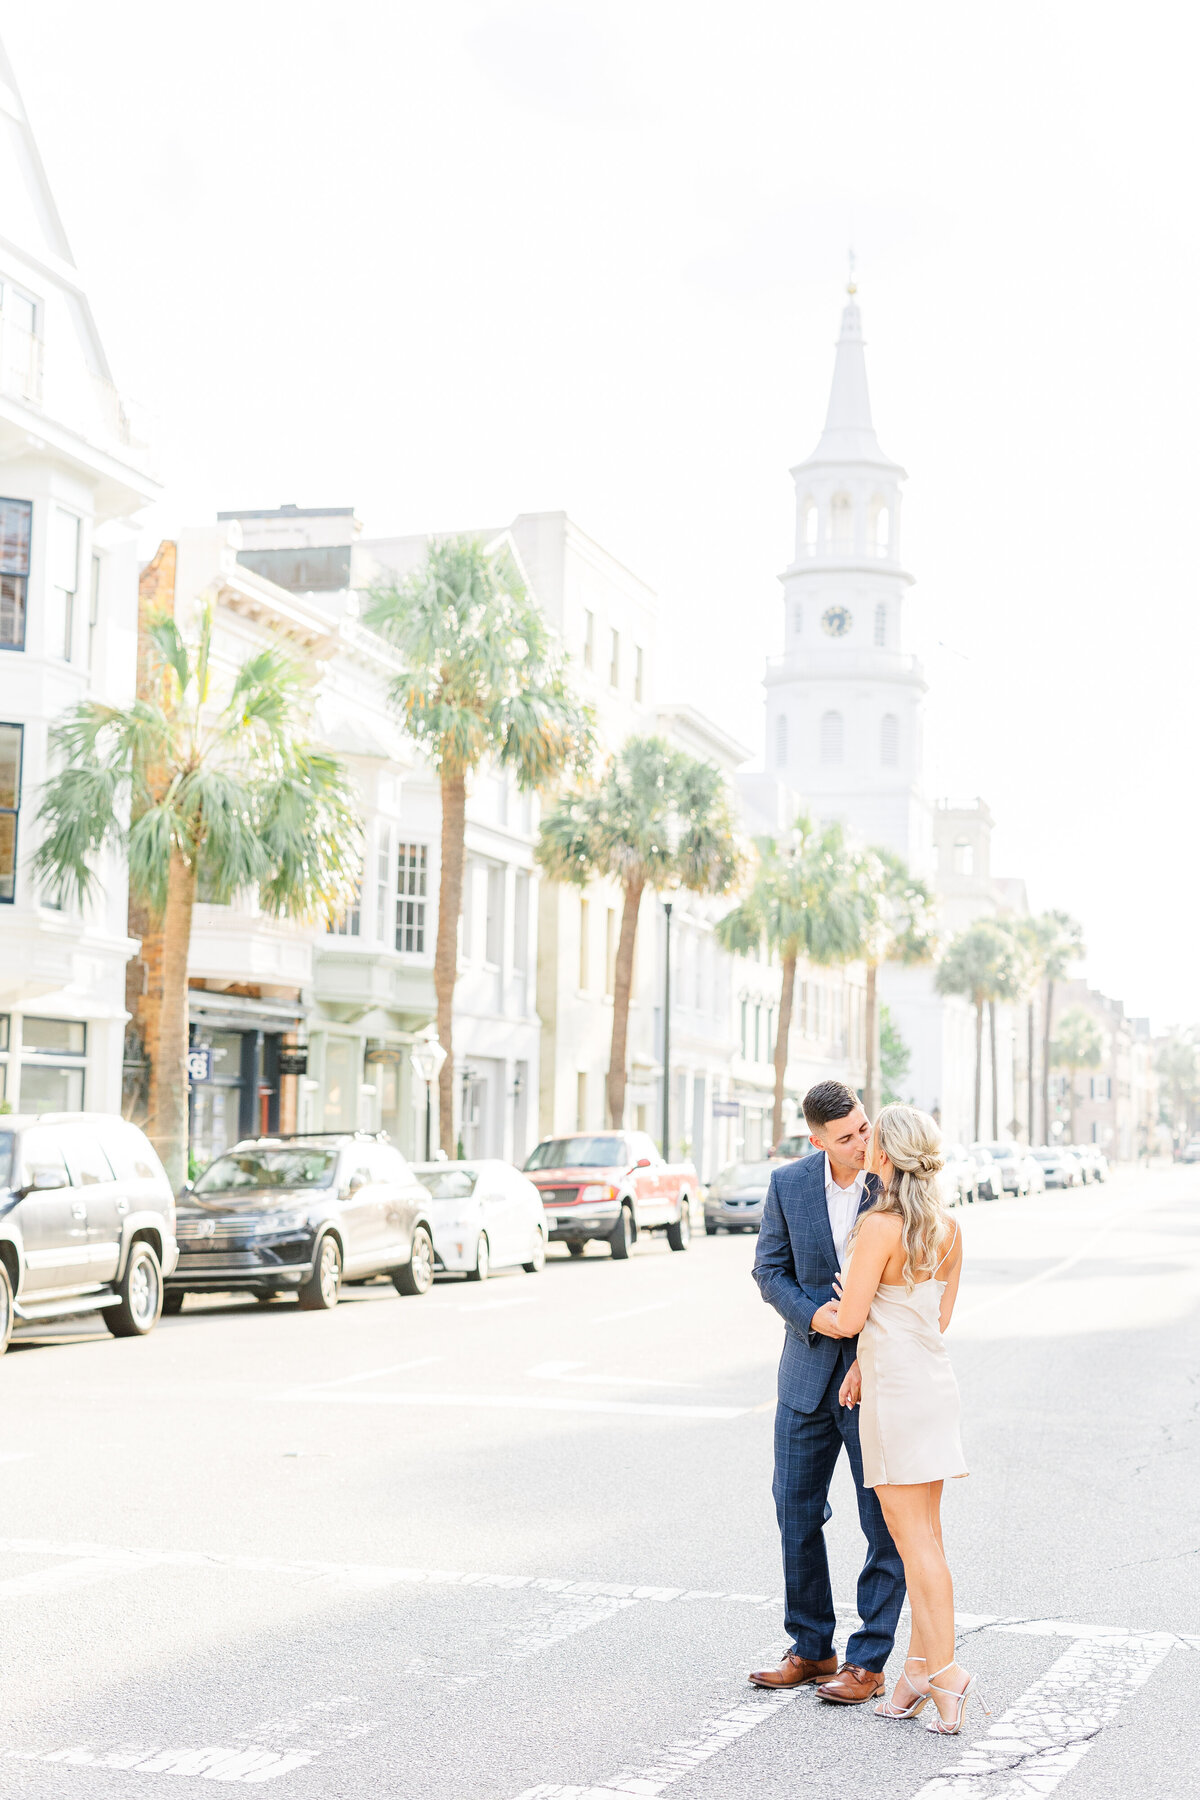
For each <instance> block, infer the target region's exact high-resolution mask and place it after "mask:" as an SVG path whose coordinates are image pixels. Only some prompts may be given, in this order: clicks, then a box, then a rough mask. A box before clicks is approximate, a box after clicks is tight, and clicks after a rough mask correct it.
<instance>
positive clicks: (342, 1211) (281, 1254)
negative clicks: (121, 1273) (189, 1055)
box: [164, 1132, 433, 1313]
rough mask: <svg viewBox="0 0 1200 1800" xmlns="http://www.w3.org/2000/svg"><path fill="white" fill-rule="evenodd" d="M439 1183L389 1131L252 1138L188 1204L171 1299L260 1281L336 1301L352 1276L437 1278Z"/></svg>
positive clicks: (415, 1289)
mask: <svg viewBox="0 0 1200 1800" xmlns="http://www.w3.org/2000/svg"><path fill="white" fill-rule="evenodd" d="M431 1211H432V1209H431V1207H430V1201H429V1195H428V1192H427V1191H426V1189H425V1188H424V1187H422V1186H421V1184H420V1182H419V1181H418V1180H417V1178H416V1176H415V1175H414V1174H413V1171H412V1169H411V1168H410V1167H409V1165H408V1163H407V1162H406V1161H405V1160H404V1158H403V1156H401V1154H400V1152H399V1150H397V1149H396V1148H395V1146H394V1145H393V1144H389V1143H388V1141H387V1138H386V1136H385V1135H384V1134H383V1133H379V1134H372V1133H370V1132H315V1133H312V1134H309V1135H305V1136H302V1137H264V1138H247V1139H245V1140H243V1142H242V1143H240V1144H235V1145H234V1146H233V1148H232V1150H228V1151H226V1153H225V1154H224V1156H218V1157H217V1159H216V1161H215V1162H212V1163H210V1164H209V1166H208V1168H207V1169H205V1171H204V1173H203V1174H202V1175H200V1176H199V1177H198V1179H197V1180H196V1181H195V1183H194V1184H193V1185H192V1186H191V1187H190V1188H188V1189H186V1190H185V1192H184V1195H183V1196H182V1197H181V1198H180V1201H179V1205H178V1208H177V1210H176V1231H177V1233H178V1237H179V1262H178V1264H177V1266H176V1269H175V1272H174V1274H173V1275H172V1276H171V1277H170V1279H169V1280H168V1282H167V1293H166V1301H165V1304H164V1311H166V1312H172V1313H177V1312H178V1311H179V1309H180V1307H181V1306H182V1305H183V1298H184V1295H185V1294H188V1293H204V1294H213V1293H227V1292H237V1291H239V1290H249V1292H250V1293H252V1294H255V1295H257V1297H258V1298H259V1299H260V1300H269V1299H271V1298H272V1297H273V1296H275V1295H277V1294H288V1293H292V1294H295V1295H297V1296H298V1298H299V1301H300V1304H301V1306H303V1307H305V1308H306V1309H308V1310H310V1311H314V1312H323V1311H327V1310H328V1309H329V1308H330V1307H333V1306H336V1305H337V1303H338V1296H339V1294H340V1292H341V1286H342V1281H343V1279H344V1280H347V1281H354V1280H363V1279H366V1278H368V1277H370V1276H373V1275H390V1276H391V1278H392V1281H393V1282H394V1284H395V1286H396V1287H397V1288H398V1289H399V1291H400V1293H402V1294H426V1293H428V1292H429V1289H430V1288H431V1287H432V1285H433V1226H432V1223H431Z"/></svg>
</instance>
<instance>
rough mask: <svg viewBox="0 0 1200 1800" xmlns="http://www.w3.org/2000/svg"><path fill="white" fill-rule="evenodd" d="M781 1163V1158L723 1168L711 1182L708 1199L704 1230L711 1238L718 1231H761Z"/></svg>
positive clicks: (705, 1207)
mask: <svg viewBox="0 0 1200 1800" xmlns="http://www.w3.org/2000/svg"><path fill="white" fill-rule="evenodd" d="M778 1166H779V1161H778V1158H776V1159H775V1160H774V1161H768V1162H735V1163H730V1164H729V1165H728V1167H727V1168H724V1169H722V1170H721V1173H720V1174H719V1175H718V1176H717V1178H716V1180H715V1181H712V1182H710V1183H709V1188H708V1193H707V1194H706V1195H705V1198H704V1229H705V1231H706V1232H707V1234H708V1236H709V1237H716V1235H717V1232H718V1231H720V1230H721V1229H722V1228H724V1229H725V1230H726V1231H757V1230H758V1228H759V1226H760V1225H761V1224H762V1216H763V1207H764V1206H765V1205H766V1203H767V1189H768V1187H769V1186H770V1184H771V1177H772V1175H773V1174H774V1173H775V1170H776V1169H777V1168H778Z"/></svg>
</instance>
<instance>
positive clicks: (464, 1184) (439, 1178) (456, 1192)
mask: <svg viewBox="0 0 1200 1800" xmlns="http://www.w3.org/2000/svg"><path fill="white" fill-rule="evenodd" d="M417 1180H418V1181H419V1182H420V1183H421V1186H422V1187H425V1188H428V1189H429V1192H430V1194H431V1195H432V1197H433V1199H435V1200H469V1199H470V1198H471V1195H472V1194H473V1193H474V1192H475V1183H476V1182H477V1181H478V1180H479V1177H478V1175H477V1174H476V1173H475V1171H474V1169H419V1170H418V1171H417Z"/></svg>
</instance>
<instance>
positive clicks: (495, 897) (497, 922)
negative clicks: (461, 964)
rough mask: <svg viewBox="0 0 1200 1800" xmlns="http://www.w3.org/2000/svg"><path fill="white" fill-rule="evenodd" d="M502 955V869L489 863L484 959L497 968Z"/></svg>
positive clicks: (496, 864)
mask: <svg viewBox="0 0 1200 1800" xmlns="http://www.w3.org/2000/svg"><path fill="white" fill-rule="evenodd" d="M503 955H504V869H503V868H502V866H501V865H500V864H499V863H489V864H488V869H487V917H486V919H485V921H484V945H483V957H484V961H485V962H487V963H490V964H491V965H492V967H493V968H499V966H500V962H501V959H502V958H503Z"/></svg>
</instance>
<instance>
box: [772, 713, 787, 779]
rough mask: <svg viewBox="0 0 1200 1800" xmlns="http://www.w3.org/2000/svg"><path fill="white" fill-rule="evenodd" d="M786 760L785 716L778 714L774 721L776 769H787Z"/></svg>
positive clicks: (784, 714)
mask: <svg viewBox="0 0 1200 1800" xmlns="http://www.w3.org/2000/svg"><path fill="white" fill-rule="evenodd" d="M787 759H788V729H787V714H786V713H779V714H778V715H777V717H776V719H775V766H776V768H779V769H786V768H787Z"/></svg>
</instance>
